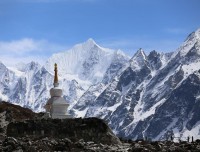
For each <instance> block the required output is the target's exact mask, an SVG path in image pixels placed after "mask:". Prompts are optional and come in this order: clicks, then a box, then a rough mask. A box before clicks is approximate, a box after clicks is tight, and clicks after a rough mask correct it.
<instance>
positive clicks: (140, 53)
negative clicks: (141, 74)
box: [131, 48, 147, 60]
mask: <svg viewBox="0 0 200 152" xmlns="http://www.w3.org/2000/svg"><path fill="white" fill-rule="evenodd" d="M146 57H147V56H146V54H145V52H144V51H143V49H142V48H140V49H139V50H137V52H136V53H135V54H134V56H133V57H132V59H131V60H135V59H141V58H142V59H144V60H146Z"/></svg>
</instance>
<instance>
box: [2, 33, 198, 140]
mask: <svg viewBox="0 0 200 152" xmlns="http://www.w3.org/2000/svg"><path fill="white" fill-rule="evenodd" d="M54 63H57V64H58V73H59V83H60V87H61V88H62V89H63V90H64V98H66V99H67V100H68V101H69V103H70V107H69V110H70V113H71V114H72V115H73V116H74V117H98V118H101V119H104V120H105V121H106V122H107V123H108V124H109V126H110V127H111V129H112V130H114V132H115V133H116V134H117V135H118V136H121V137H126V138H131V139H142V138H149V139H152V140H164V139H167V138H169V137H170V136H174V137H176V138H175V140H178V139H179V138H181V139H182V140H185V139H186V138H187V137H188V136H194V138H195V139H196V138H200V134H199V132H200V131H199V129H200V128H199V124H200V117H199V114H200V112H199V108H200V100H199V99H200V91H199V90H200V68H199V67H200V29H198V30H197V31H195V32H193V33H191V34H190V35H189V36H188V37H187V39H186V40H185V41H184V42H183V44H182V45H181V46H180V47H179V48H178V49H177V50H176V51H174V52H171V53H160V52H157V51H155V50H153V51H152V52H150V53H149V54H148V55H147V54H146V53H145V52H144V51H143V50H142V49H139V50H138V51H137V52H136V53H135V54H134V55H133V57H132V58H129V57H128V56H126V55H125V54H124V53H123V52H122V51H120V50H117V51H116V50H111V49H107V48H102V47H100V46H99V45H98V44H96V42H94V40H92V39H89V40H88V41H86V42H84V43H82V44H77V45H75V46H74V47H73V48H71V49H70V50H68V51H64V52H61V53H57V54H54V55H52V56H51V57H50V58H49V59H48V60H47V62H46V64H45V65H44V66H41V65H39V64H38V63H35V62H31V63H29V64H17V65H16V67H15V68H11V67H6V66H5V65H3V63H0V72H1V73H0V78H1V79H0V80H1V81H0V85H1V87H0V98H1V99H4V100H7V101H9V102H12V103H16V104H19V105H21V106H24V107H28V108H31V109H33V110H34V111H42V110H43V106H44V105H45V103H46V101H47V99H48V98H49V97H50V95H49V90H50V88H51V87H52V82H53V74H54V71H53V70H54V69H53V67H54Z"/></svg>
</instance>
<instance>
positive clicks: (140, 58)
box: [130, 48, 147, 70]
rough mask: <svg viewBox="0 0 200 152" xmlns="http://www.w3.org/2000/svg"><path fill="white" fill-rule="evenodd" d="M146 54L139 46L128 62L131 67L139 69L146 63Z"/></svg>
mask: <svg viewBox="0 0 200 152" xmlns="http://www.w3.org/2000/svg"><path fill="white" fill-rule="evenodd" d="M146 60H147V56H146V54H145V52H144V51H143V50H142V48H140V49H139V50H138V51H137V52H136V53H135V54H134V56H133V57H132V58H131V59H130V64H131V67H132V68H133V69H137V70H139V69H141V67H142V66H144V64H145V63H146Z"/></svg>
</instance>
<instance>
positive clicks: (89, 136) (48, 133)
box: [6, 118, 121, 144]
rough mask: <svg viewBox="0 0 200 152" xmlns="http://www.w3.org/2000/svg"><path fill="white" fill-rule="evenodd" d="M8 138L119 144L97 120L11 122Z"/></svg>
mask: <svg viewBox="0 0 200 152" xmlns="http://www.w3.org/2000/svg"><path fill="white" fill-rule="evenodd" d="M6 134H7V136H10V137H23V136H30V137H54V138H69V139H71V140H74V141H76V140H80V139H83V140H84V141H86V142H87V141H93V142H95V143H102V144H120V143H121V142H120V140H119V139H118V138H117V137H116V136H115V135H114V134H113V132H112V131H111V129H110V128H109V127H108V126H107V125H106V123H105V122H104V121H103V120H101V119H98V118H84V119H82V118H75V119H34V120H25V121H21V122H20V121H18V122H11V123H10V124H9V125H8V127H7V133H6Z"/></svg>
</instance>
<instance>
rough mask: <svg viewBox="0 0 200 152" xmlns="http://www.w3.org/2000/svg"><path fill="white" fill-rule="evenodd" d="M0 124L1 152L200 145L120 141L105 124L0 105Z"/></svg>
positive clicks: (198, 147) (197, 145)
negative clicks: (50, 115)
mask: <svg viewBox="0 0 200 152" xmlns="http://www.w3.org/2000/svg"><path fill="white" fill-rule="evenodd" d="M0 115H1V117H0V120H1V126H2V125H3V126H4V128H3V130H4V132H1V133H2V134H3V133H4V138H1V139H0V151H15V152H17V151H18V152H23V151H25V152H30V151H31V152H38V151H68V152H80V151H81V152H132V151H134V152H143V151H148V152H151V151H153V152H157V151H170V152H177V151H180V152H184V151H196V152H197V151H200V141H199V140H197V141H195V142H191V139H190V142H181V141H180V142H179V143H174V142H171V141H156V142H149V141H143V140H138V141H131V140H122V139H121V141H120V140H119V139H118V138H117V137H116V136H115V135H114V134H113V133H112V131H111V130H110V128H109V127H108V126H107V125H106V123H105V122H104V121H102V120H101V119H97V118H87V119H81V118H76V119H65V120H59V119H44V118H42V117H43V114H42V113H34V112H32V111H31V110H29V109H27V108H22V107H20V106H16V105H12V104H10V103H7V102H0Z"/></svg>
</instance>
